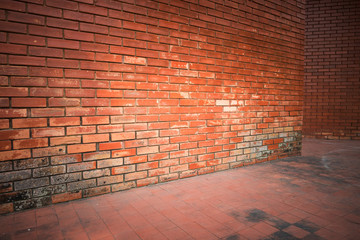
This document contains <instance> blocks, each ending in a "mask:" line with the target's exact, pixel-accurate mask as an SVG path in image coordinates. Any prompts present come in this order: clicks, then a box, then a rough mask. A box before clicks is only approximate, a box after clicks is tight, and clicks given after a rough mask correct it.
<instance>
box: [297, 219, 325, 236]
mask: <svg viewBox="0 0 360 240" xmlns="http://www.w3.org/2000/svg"><path fill="white" fill-rule="evenodd" d="M294 225H295V226H296V227H298V228H301V229H303V230H305V231H308V232H311V233H314V232H316V231H317V230H319V229H320V228H319V226H317V225H316V224H315V223H312V222H309V221H306V220H305V219H304V220H301V221H299V222H297V223H294Z"/></svg>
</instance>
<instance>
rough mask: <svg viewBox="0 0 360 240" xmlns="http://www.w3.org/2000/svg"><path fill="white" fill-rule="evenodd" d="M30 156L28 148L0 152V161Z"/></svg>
mask: <svg viewBox="0 0 360 240" xmlns="http://www.w3.org/2000/svg"><path fill="white" fill-rule="evenodd" d="M30 157H31V152H30V149H24V150H13V151H2V152H0V162H1V161H6V160H15V159H22V158H30Z"/></svg>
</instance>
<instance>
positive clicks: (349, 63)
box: [303, 0, 360, 140]
mask: <svg viewBox="0 0 360 240" xmlns="http://www.w3.org/2000/svg"><path fill="white" fill-rule="evenodd" d="M306 12H307V17H306V37H305V89H304V91H305V97H304V99H305V103H304V105H305V108H304V127H303V133H304V135H306V136H312V137H318V138H327V139H357V140H359V139H360V17H359V16H360V2H359V1H357V0H321V1H320V0H308V1H307V5H306Z"/></svg>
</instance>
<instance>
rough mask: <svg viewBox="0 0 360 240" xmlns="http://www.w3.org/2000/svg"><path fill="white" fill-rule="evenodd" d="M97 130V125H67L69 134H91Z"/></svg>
mask: <svg viewBox="0 0 360 240" xmlns="http://www.w3.org/2000/svg"><path fill="white" fill-rule="evenodd" d="M95 132H96V126H76V127H67V128H66V134H67V135H78V134H90V133H95Z"/></svg>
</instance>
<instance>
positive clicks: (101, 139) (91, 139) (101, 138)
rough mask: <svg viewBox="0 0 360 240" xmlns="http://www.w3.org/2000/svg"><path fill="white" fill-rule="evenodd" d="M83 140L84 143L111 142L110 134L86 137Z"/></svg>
mask: <svg viewBox="0 0 360 240" xmlns="http://www.w3.org/2000/svg"><path fill="white" fill-rule="evenodd" d="M82 138H83V142H84V143H94V142H107V141H109V134H91V135H84V136H83V137H82Z"/></svg>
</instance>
